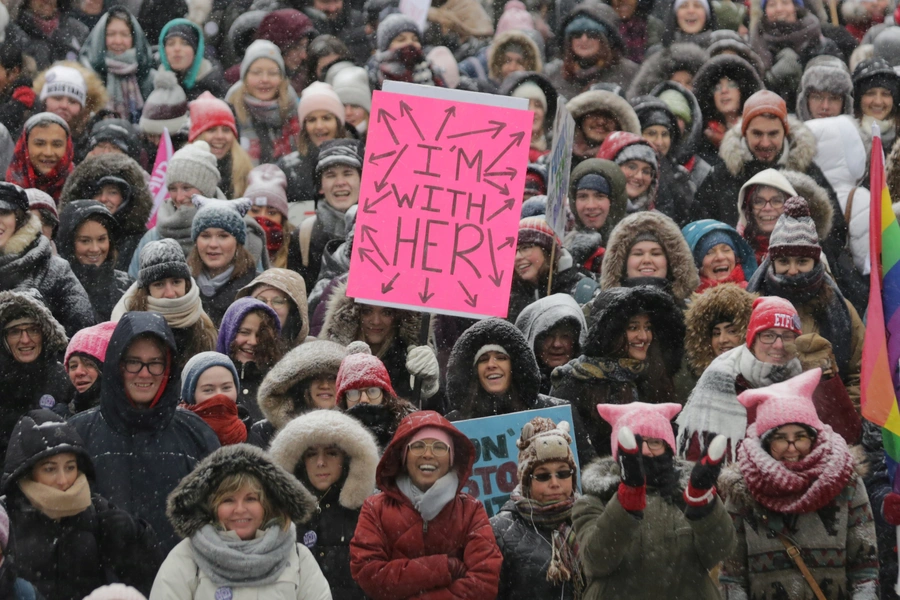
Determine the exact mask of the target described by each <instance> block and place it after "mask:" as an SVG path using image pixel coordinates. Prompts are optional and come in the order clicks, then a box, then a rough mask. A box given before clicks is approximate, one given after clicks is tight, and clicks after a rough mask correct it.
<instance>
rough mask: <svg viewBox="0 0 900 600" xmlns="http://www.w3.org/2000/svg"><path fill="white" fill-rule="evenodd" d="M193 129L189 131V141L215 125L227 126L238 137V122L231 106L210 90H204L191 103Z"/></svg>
mask: <svg viewBox="0 0 900 600" xmlns="http://www.w3.org/2000/svg"><path fill="white" fill-rule="evenodd" d="M189 106H190V113H191V129H190V131H189V132H188V141H189V142H193V141H194V140H196V139H197V137H198V136H199V135H200V134H201V133H203V132H204V131H206V130H207V129H212V128H213V127H219V126H225V127H227V128H229V129H230V130H231V132H232V133H233V134H234V137H237V135H238V130H237V124H236V123H235V120H234V113H233V112H231V107H229V106H228V103H227V102H225V101H224V100H220V99H218V98H216V97H215V96H213V95H212V94H211V93H210V92H209V91H206V92H203V93H202V94H200V96H198V97H197V99H196V100H194V101H193V102H191V103H190V105H189Z"/></svg>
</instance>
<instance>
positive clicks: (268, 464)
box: [166, 444, 316, 538]
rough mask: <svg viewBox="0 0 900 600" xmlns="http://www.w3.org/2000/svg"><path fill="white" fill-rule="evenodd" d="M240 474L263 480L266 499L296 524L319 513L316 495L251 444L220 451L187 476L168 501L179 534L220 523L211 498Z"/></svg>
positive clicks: (176, 531)
mask: <svg viewBox="0 0 900 600" xmlns="http://www.w3.org/2000/svg"><path fill="white" fill-rule="evenodd" d="M238 473H249V474H251V475H253V476H254V477H256V478H257V479H259V481H260V483H262V485H263V487H264V488H265V493H266V498H267V499H268V500H269V502H271V503H272V505H273V506H276V507H278V508H279V509H280V510H282V511H284V512H285V513H287V514H288V515H289V516H290V518H291V522H293V523H294V524H296V525H300V524H301V523H305V522H306V521H308V520H309V518H310V517H311V516H312V513H313V510H315V506H316V501H315V498H313V495H312V494H311V493H310V492H309V491H308V490H307V489H306V488H305V487H303V485H302V484H301V483H300V482H299V481H297V479H296V478H295V477H294V476H293V475H291V474H290V473H288V472H287V471H285V470H284V469H283V468H281V467H280V466H278V465H277V464H275V463H274V462H273V461H272V459H271V458H269V457H268V455H266V453H265V452H263V451H262V450H260V449H259V448H257V447H255V446H250V445H248V444H234V445H231V446H223V447H222V448H219V449H218V450H216V451H215V452H213V453H212V454H210V455H209V456H207V457H206V458H205V459H203V461H202V462H201V463H200V464H198V465H197V466H196V467H195V468H194V470H193V471H192V472H191V473H190V474H188V475H187V476H185V478H184V479H182V480H181V482H180V483H179V484H178V487H176V488H175V489H174V490H173V491H172V493H171V494H169V498H168V501H167V502H166V515H167V516H168V517H169V521H170V522H171V523H172V527H174V528H175V533H177V534H178V535H180V536H181V537H183V538H189V537H191V536H192V535H193V534H194V533H196V532H197V531H199V530H200V529H201V528H202V527H203V526H204V525H208V524H214V523H216V516H215V515H214V514H213V513H212V512H211V511H210V508H209V500H210V497H211V496H212V495H213V494H214V493H215V492H216V490H218V489H219V485H220V484H221V483H222V481H223V480H224V479H225V478H226V477H228V476H230V475H236V474H238Z"/></svg>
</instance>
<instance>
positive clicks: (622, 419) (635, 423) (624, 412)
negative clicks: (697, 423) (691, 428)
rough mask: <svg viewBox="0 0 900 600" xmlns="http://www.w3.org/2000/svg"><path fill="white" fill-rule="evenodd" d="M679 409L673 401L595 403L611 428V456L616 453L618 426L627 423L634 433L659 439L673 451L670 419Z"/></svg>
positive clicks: (673, 439)
mask: <svg viewBox="0 0 900 600" xmlns="http://www.w3.org/2000/svg"><path fill="white" fill-rule="evenodd" d="M680 411H681V405H680V404H675V403H673V402H664V403H662V404H647V403H645V402H632V403H630V404H598V405H597V412H598V413H600V416H601V417H603V419H604V420H605V421H606V422H608V423H609V424H610V425H612V428H613V429H612V436H611V437H610V443H611V444H612V455H613V458H615V457H616V455H617V454H618V449H619V442H618V440H619V428H620V427H622V425H627V426H628V428H629V429H631V431H632V432H633V433H634V434H635V435H640V436H641V437H643V438H658V439H661V440H663V441H665V442H666V443H667V444H668V445H669V449H670V450H672V451H674V450H675V433H674V432H673V431H672V419H674V418H675V415H677V414H678V413H679V412H680Z"/></svg>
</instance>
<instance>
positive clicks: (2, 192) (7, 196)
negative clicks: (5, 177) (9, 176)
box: [0, 181, 29, 213]
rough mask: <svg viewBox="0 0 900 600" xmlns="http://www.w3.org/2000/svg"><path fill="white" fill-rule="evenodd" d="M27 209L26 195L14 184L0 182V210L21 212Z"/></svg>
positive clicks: (25, 211)
mask: <svg viewBox="0 0 900 600" xmlns="http://www.w3.org/2000/svg"><path fill="white" fill-rule="evenodd" d="M28 208H29V201H28V194H27V192H26V191H25V190H23V189H22V188H20V187H19V186H17V185H16V184H14V183H9V182H8V181H0V210H12V211H19V210H20V211H22V212H23V213H27V212H28Z"/></svg>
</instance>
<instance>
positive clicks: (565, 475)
mask: <svg viewBox="0 0 900 600" xmlns="http://www.w3.org/2000/svg"><path fill="white" fill-rule="evenodd" d="M573 473H574V471H571V470H570V471H557V472H556V473H537V474H534V473H532V474H531V478H532V479H534V480H535V481H539V482H541V483H547V482H548V481H550V478H551V477H556V478H557V479H570V478H571V477H572V474H573Z"/></svg>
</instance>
